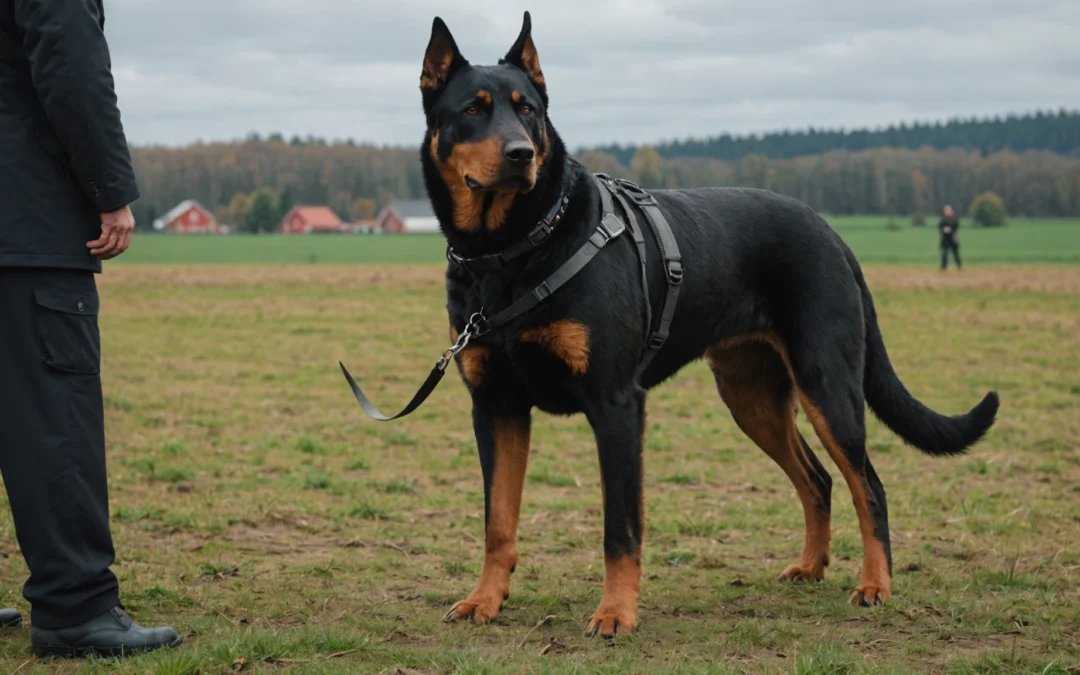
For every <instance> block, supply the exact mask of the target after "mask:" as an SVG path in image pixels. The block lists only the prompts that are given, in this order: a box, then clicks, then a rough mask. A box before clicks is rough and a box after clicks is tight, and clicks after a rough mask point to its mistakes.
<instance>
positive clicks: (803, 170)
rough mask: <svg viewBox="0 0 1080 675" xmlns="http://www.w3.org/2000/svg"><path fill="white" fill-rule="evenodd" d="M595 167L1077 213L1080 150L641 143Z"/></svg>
mask: <svg viewBox="0 0 1080 675" xmlns="http://www.w3.org/2000/svg"><path fill="white" fill-rule="evenodd" d="M581 159H582V161H583V163H584V164H585V165H586V166H587V167H589V168H590V169H591V170H593V171H603V172H606V173H610V174H612V175H629V176H632V177H633V178H634V179H636V180H637V181H638V182H639V183H640V184H641V185H642V186H643V187H646V188H649V187H652V188H685V187H707V186H741V187H753V188H763V189H767V190H772V191H774V192H778V193H780V194H783V195H787V196H789V197H794V198H795V199H798V200H800V201H802V202H805V203H806V204H807V205H809V206H810V207H811V208H813V209H815V210H818V211H821V212H824V213H835V214H852V213H886V214H905V215H918V214H927V213H936V212H937V211H939V210H940V209H941V207H942V205H944V204H951V205H953V207H954V208H956V209H957V211H958V212H959V213H966V209H967V207H968V205H970V204H971V202H972V200H973V199H974V198H975V196H976V195H978V194H980V193H983V192H993V193H996V194H997V195H999V196H1000V197H1002V199H1003V200H1004V202H1005V204H1006V205H1007V207H1008V211H1009V213H1011V214H1013V215H1021V216H1028V217H1040V216H1041V217H1064V216H1072V217H1075V216H1080V158H1070V157H1063V156H1061V155H1058V154H1055V153H1052V152H1048V151H1045V150H1028V151H1027V152H1023V153H1014V152H999V153H994V154H990V155H985V156H984V155H983V154H982V153H980V152H974V151H965V150H961V149H959V148H954V149H952V150H944V151H942V150H934V149H931V148H921V149H919V150H907V149H902V148H879V149H874V150H862V151H859V152H849V151H846V150H836V151H833V152H829V153H826V154H823V155H815V156H809V157H796V158H792V159H770V158H767V157H764V156H762V155H749V156H747V157H743V158H742V159H739V160H737V161H733V162H729V161H721V160H705V159H674V160H669V159H664V158H663V157H661V156H660V153H659V151H657V150H656V149H655V148H652V147H650V146H641V147H639V148H638V150H637V151H636V152H635V153H634V155H633V157H632V158H631V161H630V165H629V166H626V165H624V164H621V163H620V162H619V161H618V160H617V159H616V158H615V157H613V156H612V155H608V154H605V153H597V152H592V153H585V154H584V155H582V156H581Z"/></svg>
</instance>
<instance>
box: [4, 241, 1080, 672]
mask: <svg viewBox="0 0 1080 675" xmlns="http://www.w3.org/2000/svg"><path fill="white" fill-rule="evenodd" d="M848 224H850V225H851V227H847V225H848ZM863 227H864V226H860V225H858V224H857V223H854V222H852V223H844V224H843V227H842V229H845V230H847V231H848V232H849V234H851V235H853V236H854V239H853V240H854V241H862V242H864V243H866V244H867V245H869V244H870V243H872V242H875V241H877V242H880V241H888V240H889V238H895V239H896V240H897V241H899V240H903V239H904V238H907V237H916V236H921V237H925V236H929V235H930V234H931V233H930V232H920V231H911V230H905V231H904V232H902V233H900V234H895V235H894V234H893V233H887V232H885V231H884V228H874V227H871V226H865V228H864V229H865V230H867V231H866V233H865V234H866V238H865V239H860V238H859V236H858V235H859V234H860V233H861V232H862V230H863ZM1026 227H1029V228H1030V229H1029V230H1027V231H1029V232H1032V233H1034V232H1042V233H1043V234H1045V233H1047V232H1051V231H1055V232H1060V231H1062V230H1065V229H1067V228H1066V227H1065V226H1064V225H1060V224H1055V223H1049V224H1041V225H1031V226H1025V225H1022V224H1020V223H1017V224H1016V225H1015V226H1014V228H1012V229H1009V230H1006V231H1003V232H1001V233H998V232H993V233H981V232H976V233H970V236H969V235H968V234H967V233H965V237H966V239H965V242H967V241H969V240H970V241H971V244H970V246H971V248H972V249H976V250H977V249H978V244H977V243H976V242H979V241H980V239H981V238H982V237H985V239H983V241H984V242H985V243H986V245H987V248H986V249H984V250H987V251H992V250H994V249H993V246H992V243H993V242H999V239H998V238H999V237H1012V241H1014V242H1017V241H1023V237H1021V236H1019V235H1018V234H1016V233H1022V232H1024V231H1025V228H1026ZM1070 227H1074V228H1075V226H1070ZM878 230H880V231H878ZM1072 241H1075V239H1072ZM928 246H929V247H930V248H931V249H932V248H933V241H932V240H931V241H930V242H929V244H928ZM1040 246H1041V245H1040ZM223 247H235V248H233V249H232V250H233V252H234V253H236V252H245V253H246V255H247V256H248V257H247V258H246V260H247V261H248V262H252V261H254V260H258V259H265V258H266V257H267V256H271V255H272V256H273V260H274V261H276V262H286V261H292V262H299V263H302V262H304V259H303V256H304V255H306V254H304V253H300V254H299V258H297V257H295V256H296V251H303V250H304V247H308V248H307V250H308V251H311V250H315V249H317V250H318V251H319V254H320V255H326V256H332V255H340V256H342V257H343V258H346V257H348V255H349V250H351V251H352V254H353V255H355V256H357V257H358V258H363V256H362V255H361V254H362V253H364V252H365V251H367V253H364V255H367V256H369V257H368V258H367V259H370V256H372V255H374V254H373V253H371V251H372V247H375V248H376V249H378V251H379V252H378V256H379V257H380V259H382V260H390V259H401V260H408V259H410V258H409V255H421V254H422V255H424V256H430V257H431V258H432V259H433V260H432V262H438V255H439V253H440V248H441V247H440V246H439V245H438V241H437V240H436V239H435V238H408V237H397V238H392V237H384V238H379V237H352V238H349V237H327V238H315V237H311V238H298V239H286V238H282V237H266V238H242V237H225V238H214V239H210V238H207V239H185V238H181V237H150V236H147V237H142V238H141V239H140V240H139V241H138V242H137V246H136V249H135V250H136V253H134V254H132V258H133V259H134V260H143V261H146V260H148V259H150V260H154V259H157V260H165V259H167V258H165V257H162V256H159V257H157V258H155V252H156V253H157V254H161V253H163V252H169V253H171V254H172V258H171V259H172V260H174V261H175V260H177V259H181V258H182V259H186V260H203V262H208V260H207V259H205V258H201V257H200V256H205V255H207V254H208V253H210V252H215V251H216V252H221V251H223V250H225V248H223ZM245 247H247V248H245ZM348 247H355V248H352V249H349V248H348ZM365 247H367V248H365ZM379 247H381V248H379ZM409 247H414V248H411V249H410V248H409ZM1051 248H1053V247H1051ZM889 250H890V249H889V247H887V246H884V245H881V246H880V248H879V253H880V254H881V255H888V254H889ZM894 250H901V249H900V248H899V247H896V248H895V249H894ZM1039 250H1049V249H1040V248H1039V247H1037V246H1032V247H1030V248H1029V249H1028V251H1029V254H1030V252H1032V251H1039ZM410 251H412V253H411V254H410V253H409V252H410ZM181 253H182V254H183V255H180V254H181ZM140 256H141V257H140ZM931 262H932V260H928V261H926V264H925V265H922V264H920V265H915V266H906V267H901V266H895V265H892V266H875V265H869V266H868V267H867V278H868V281H869V283H870V286H871V288H872V289H873V290H874V293H875V298H876V300H877V308H878V314H879V316H880V321H881V325H882V331H883V333H884V335H885V339H886V342H887V343H888V347H889V354H890V355H891V357H892V360H893V362H894V365H895V367H896V369H897V371H898V372H899V374H900V376H901V377H902V378H903V380H904V382H905V383H906V384H907V386H908V387H909V388H910V389H911V390H912V391H913V392H914V393H915V394H916V395H917V396H918V397H920V398H921V399H922V400H923V401H924V402H925V403H927V404H928V405H930V406H932V407H934V408H936V409H938V410H941V411H943V412H946V413H959V412H963V411H965V410H967V409H968V408H969V407H970V406H971V405H973V404H974V403H976V402H977V401H978V400H979V399H980V398H981V397H982V395H983V394H984V393H985V392H986V391H987V390H989V389H996V390H997V391H998V392H999V393H1000V395H1001V401H1002V405H1001V412H1000V415H999V418H998V422H997V424H996V426H995V427H994V429H993V430H992V431H991V432H990V434H989V436H988V437H987V438H986V439H985V441H984V442H983V443H982V444H980V445H979V446H977V447H976V448H975V449H974V450H973V451H972V452H971V453H970V454H968V455H966V456H961V457H953V458H930V457H927V456H924V455H922V454H920V453H919V452H917V451H915V450H913V449H911V448H909V447H906V446H905V445H904V444H903V443H901V442H900V441H899V440H898V439H897V438H896V437H895V436H894V435H893V434H891V433H890V432H889V431H888V430H886V429H885V428H884V427H883V426H882V425H881V424H879V423H877V422H876V421H874V420H871V421H870V423H869V427H868V439H867V440H868V443H867V445H868V448H869V452H870V455H871V457H872V459H873V462H874V464H875V467H876V470H877V473H878V474H879V475H880V476H881V477H882V480H883V482H884V485H885V488H886V490H887V492H888V499H889V515H890V521H891V526H892V541H893V556H894V580H893V591H894V596H893V599H892V601H891V602H890V603H889V604H888V605H886V606H885V607H877V608H869V609H867V608H859V607H853V606H851V605H849V604H848V603H847V601H848V596H849V595H850V593H851V590H852V588H853V587H854V586H855V585H856V584H857V583H858V578H859V569H860V560H861V555H862V551H861V544H860V537H859V532H858V525H857V522H856V518H855V513H854V509H853V508H852V506H851V497H850V494H849V492H848V490H847V488H846V487H845V485H844V482H843V480H841V478H840V473H839V472H838V471H837V470H836V469H835V467H834V466H833V465H832V464H831V462H829V460H828V458H827V456H826V454H825V453H824V451H823V450H822V449H821V445H820V443H818V442H817V439H816V438H815V437H814V435H813V433H812V431H810V430H809V428H808V427H807V425H806V423H805V416H803V415H800V416H799V423H800V425H801V426H802V428H803V433H804V434H805V435H806V438H807V439H809V440H810V442H811V445H812V446H813V447H814V449H815V451H816V452H817V454H818V455H819V456H820V457H821V458H822V460H823V462H824V463H825V465H826V467H827V468H828V469H829V470H830V472H831V473H832V475H833V477H834V480H835V485H834V490H833V497H832V504H833V523H832V563H831V565H830V567H829V568H828V570H827V574H826V579H825V581H824V582H823V583H820V584H814V585H791V584H785V583H780V582H778V581H777V579H776V577H777V575H778V574H779V573H780V571H781V570H783V569H784V568H785V567H786V566H787V565H788V564H790V563H792V562H794V561H796V560H797V558H798V556H799V552H800V550H801V547H802V539H803V515H802V510H801V508H800V506H799V501H798V498H797V496H796V494H795V491H794V489H793V488H792V487H791V484H790V483H789V482H788V479H787V478H786V477H785V476H784V474H783V472H782V471H781V470H780V469H779V468H778V467H777V466H776V465H774V464H773V463H772V462H771V461H770V460H769V459H768V458H767V457H766V456H765V455H764V453H762V452H761V451H760V450H758V449H756V448H755V447H754V445H753V444H752V443H751V442H750V441H749V440H748V439H747V438H746V437H745V436H744V435H743V434H742V433H741V432H740V431H739V429H738V428H737V427H736V425H735V423H734V422H733V421H732V419H731V416H730V414H729V413H728V411H727V410H726V408H725V407H724V405H723V403H722V402H721V401H720V399H719V397H718V396H717V395H716V391H715V386H714V383H713V380H712V378H711V376H710V374H709V372H708V369H707V368H706V367H705V366H704V364H702V363H696V364H692V365H691V366H689V367H688V368H687V369H686V370H685V371H684V372H683V373H682V374H681V375H680V376H678V377H677V378H675V379H674V380H673V381H671V382H669V383H667V384H665V385H663V386H662V387H660V388H659V389H657V390H656V391H654V392H653V393H652V394H651V396H650V399H649V403H648V419H649V425H648V443H647V449H646V455H645V495H646V508H647V525H646V534H645V544H644V554H643V560H644V580H643V585H642V595H641V602H640V622H639V630H638V631H637V633H636V634H635V635H633V636H628V637H619V638H617V639H616V640H615V641H614V642H613V643H605V642H604V641H602V640H600V639H588V638H585V637H583V635H582V630H583V628H584V626H585V622H586V619H587V618H588V617H589V615H590V614H591V612H592V611H593V610H594V609H595V607H596V605H597V603H598V601H599V599H600V594H601V586H602V577H603V570H604V566H603V552H602V508H601V504H602V497H601V490H600V481H599V470H598V467H597V458H596V450H595V443H594V441H593V438H592V434H591V432H590V430H589V428H588V426H587V425H586V423H585V421H584V420H583V419H582V418H581V417H571V418H552V417H549V416H547V415H543V414H540V413H537V414H536V415H535V417H534V422H533V443H532V452H531V456H530V459H529V468H528V477H527V482H526V486H525V495H524V505H523V508H522V517H521V525H520V531H519V541H520V543H519V551H520V554H521V558H520V561H519V563H518V567H517V571H516V573H515V574H514V579H513V586H512V590H511V595H510V598H509V599H508V600H507V602H506V605H505V607H504V610H503V612H502V614H501V615H500V616H499V618H498V619H497V620H496V621H495V623H494V624H492V625H488V626H484V627H477V626H474V625H461V624H453V625H451V624H445V623H443V622H442V621H441V619H442V616H443V614H444V613H445V612H446V610H447V609H448V608H449V607H450V606H451V605H452V604H453V603H454V602H455V601H456V600H459V599H462V598H464V597H465V596H466V595H467V594H468V593H469V591H470V590H471V589H472V587H473V585H474V584H475V582H476V579H477V576H478V574H479V571H480V563H481V560H482V558H483V555H484V544H483V537H484V534H483V490H482V484H481V480H480V468H479V463H478V460H477V457H476V450H475V446H474V441H473V435H472V425H471V421H470V412H469V400H468V395H467V393H466V390H465V388H464V386H463V385H462V384H461V382H460V381H458V380H457V376H456V374H452V375H451V376H450V377H448V378H447V381H446V382H444V383H443V384H442V386H441V387H440V388H439V389H438V390H437V391H436V392H435V394H434V395H433V396H432V397H431V399H430V400H429V402H428V403H427V404H426V405H425V406H424V407H423V408H421V409H420V410H419V411H418V412H417V413H416V414H415V415H414V416H411V417H409V418H407V419H404V420H401V421H399V422H395V423H391V424H379V423H376V422H373V421H371V420H369V419H367V418H366V417H365V416H364V415H363V414H362V412H361V411H360V409H359V408H358V407H357V406H356V404H355V401H353V400H352V396H351V394H350V392H349V390H348V388H347V386H346V384H345V382H344V380H343V379H342V377H341V374H340V372H339V371H338V368H337V361H338V359H343V360H345V362H346V363H347V364H348V365H349V366H350V368H351V369H352V372H353V373H354V375H356V376H357V378H358V379H359V380H360V381H361V382H362V384H364V385H365V387H366V388H368V390H369V393H370V394H371V395H372V397H373V398H374V399H375V400H376V401H377V402H378V404H379V405H380V406H385V408H387V409H389V408H393V407H395V406H397V405H400V404H402V403H403V402H405V401H406V400H407V399H408V397H409V396H410V395H411V394H412V392H413V391H414V387H415V386H416V385H417V384H418V383H419V382H420V381H421V380H422V379H423V377H424V376H425V375H426V373H427V371H428V369H429V368H430V365H431V363H432V362H433V361H434V359H435V358H436V357H437V356H438V354H439V353H441V351H442V349H443V348H444V347H445V345H446V341H447V325H446V314H445V309H444V305H445V296H444V290H443V288H442V286H441V276H442V274H441V270H440V268H439V266H438V265H429V266H424V267H413V266H406V265H397V266H355V265H349V266H328V265H320V266H317V267H316V266H301V265H292V266H282V265H273V264H268V265H262V266H254V265H246V266H240V265H233V266H230V265H201V266H186V267H171V266H165V265H136V264H118V265H113V266H110V267H111V270H110V272H109V273H108V274H105V275H103V276H102V277H101V284H100V287H101V297H102V314H101V327H102V334H103V337H104V347H103V353H104V370H103V378H104V387H105V408H106V410H105V412H106V420H107V430H108V442H109V449H108V456H109V479H110V491H111V494H110V502H111V510H112V524H113V532H114V537H115V540H116V549H117V562H116V565H115V570H116V573H117V575H118V577H119V579H120V584H121V591H122V599H123V601H124V603H125V604H126V605H127V607H128V609H129V610H130V611H131V612H132V614H133V615H134V616H135V617H136V618H137V619H138V620H139V621H141V622H143V623H147V624H160V623H166V622H167V623H170V624H172V625H174V626H175V627H176V628H177V629H178V630H179V631H180V632H181V633H182V634H183V635H184V637H185V644H184V645H183V646H182V647H181V648H179V649H178V650H175V651H168V652H158V653H155V654H151V655H147V656H142V657H136V658H132V659H130V660H126V661H123V662H120V663H116V662H111V661H104V660H93V659H92V660H90V661H88V662H76V661H63V660H61V661H55V662H50V661H38V660H35V659H33V658H32V657H31V656H30V653H29V630H28V629H27V628H23V629H18V630H10V631H5V632H4V633H3V635H0V673H6V674H14V673H18V674H19V675H29V674H31V673H32V674H35V675H36V674H47V673H61V674H71V673H94V674H105V673H121V674H136V673H139V674H141V673H150V674H155V675H195V674H200V675H219V674H223V673H239V672H244V673H249V672H251V673H269V674H275V675H276V674H297V675H300V674H303V675H320V674H335V675H344V674H347V673H384V672H387V673H402V674H415V673H423V674H426V675H434V674H436V673H491V674H501V673H514V674H517V673H620V674H621V673H784V674H799V675H847V674H858V673H896V674H899V673H911V674H922V673H947V674H949V675H972V674H975V673H986V674H1001V675H1006V674H1008V675H1011V674H1014V673H1041V674H1045V675H1067V674H1069V673H1076V672H1078V669H1080V330H1078V324H1077V321H1078V319H1077V317H1080V271H1078V270H1076V269H1074V268H1067V267H1066V268H1063V267H1050V266H1035V265H1032V266H1026V267H1015V266H989V267H987V266H984V267H982V268H976V269H973V270H971V271H970V272H969V271H965V272H964V273H963V274H941V273H939V272H937V271H936V270H933V269H932V268H931V267H929V265H930V263H931ZM372 317H379V318H378V320H374V319H372ZM0 501H2V500H0ZM5 507H6V504H0V605H3V606H16V607H19V608H20V609H22V610H23V611H25V610H26V609H27V607H26V604H25V602H24V601H23V599H22V597H21V595H20V587H21V584H22V582H23V580H24V579H25V577H26V568H25V565H24V564H23V561H22V558H21V556H20V555H19V553H18V544H17V541H16V539H15V532H14V528H13V526H12V523H11V520H10V518H9V516H8V515H7V514H8V510H7V508H5Z"/></svg>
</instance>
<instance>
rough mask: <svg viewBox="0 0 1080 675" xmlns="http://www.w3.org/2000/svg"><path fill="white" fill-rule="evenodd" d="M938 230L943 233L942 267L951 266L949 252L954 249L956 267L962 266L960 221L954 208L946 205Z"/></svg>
mask: <svg viewBox="0 0 1080 675" xmlns="http://www.w3.org/2000/svg"><path fill="white" fill-rule="evenodd" d="M937 228H938V232H940V233H941V269H946V268H947V267H948V266H949V252H950V251H952V254H953V259H954V260H956V269H961V268H960V239H959V238H958V237H957V236H956V231H957V230H959V229H960V221H959V220H958V219H957V217H956V214H955V213H953V208H952V207H951V206H949V205H947V204H946V205H945V209H944V211H943V212H942V216H941V220H940V221H938V226H937Z"/></svg>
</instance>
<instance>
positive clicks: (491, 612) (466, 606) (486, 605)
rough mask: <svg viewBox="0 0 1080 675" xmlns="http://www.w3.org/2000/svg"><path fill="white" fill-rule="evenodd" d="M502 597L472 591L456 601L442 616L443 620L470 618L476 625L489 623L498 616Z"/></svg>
mask: <svg viewBox="0 0 1080 675" xmlns="http://www.w3.org/2000/svg"><path fill="white" fill-rule="evenodd" d="M502 603H503V598H502V596H500V595H498V594H494V595H492V594H483V595H481V594H478V593H473V594H472V595H470V596H469V597H467V598H465V599H464V600H462V601H460V602H458V603H457V604H455V605H454V606H453V607H451V608H450V611H449V612H447V613H446V616H444V617H443V621H448V622H449V621H462V620H468V619H470V618H471V619H472V620H473V623H475V624H476V625H477V626H482V625H484V624H486V623H491V622H492V621H493V620H494V619H495V617H497V616H499V610H501V609H502Z"/></svg>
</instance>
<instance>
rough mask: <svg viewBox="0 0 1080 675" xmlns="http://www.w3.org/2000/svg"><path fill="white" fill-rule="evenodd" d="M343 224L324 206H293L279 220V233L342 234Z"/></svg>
mask: <svg viewBox="0 0 1080 675" xmlns="http://www.w3.org/2000/svg"><path fill="white" fill-rule="evenodd" d="M343 230H344V223H342V222H341V218H338V217H337V214H336V213H334V212H333V211H332V210H330V209H329V208H328V207H325V206H294V207H292V208H291V209H289V212H288V213H286V214H285V217H284V218H282V219H281V231H282V232H284V233H285V234H308V233H309V232H342V231H343Z"/></svg>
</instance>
